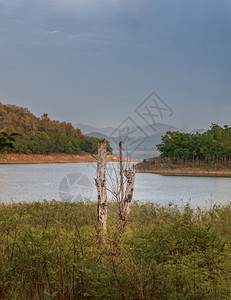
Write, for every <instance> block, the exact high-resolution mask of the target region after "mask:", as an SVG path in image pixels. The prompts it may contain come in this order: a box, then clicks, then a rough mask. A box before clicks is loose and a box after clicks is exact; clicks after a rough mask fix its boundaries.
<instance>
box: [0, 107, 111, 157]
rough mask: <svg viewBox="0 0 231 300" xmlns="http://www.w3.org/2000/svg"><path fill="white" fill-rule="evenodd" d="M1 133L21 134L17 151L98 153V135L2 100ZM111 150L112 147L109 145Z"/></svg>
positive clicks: (0, 108)
mask: <svg viewBox="0 0 231 300" xmlns="http://www.w3.org/2000/svg"><path fill="white" fill-rule="evenodd" d="M0 132H6V133H8V134H10V133H13V132H14V133H19V134H20V136H18V137H17V138H16V141H15V142H14V148H13V149H5V150H4V151H7V152H16V153H28V154H29V153H38V154H46V153H83V152H87V153H96V152H97V147H98V142H99V139H98V138H94V137H88V136H85V135H83V134H82V132H81V131H80V130H79V129H76V128H74V127H73V125H72V124H71V123H66V122H59V121H57V120H50V118H49V117H48V115H47V114H46V113H44V114H43V115H42V116H41V117H36V116H35V115H34V114H32V113H31V112H30V111H29V110H28V109H27V108H23V107H18V106H16V105H9V104H8V105H4V104H2V103H1V102H0ZM108 151H109V152H111V151H112V150H111V147H110V145H109V144H108Z"/></svg>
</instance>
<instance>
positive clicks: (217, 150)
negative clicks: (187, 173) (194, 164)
mask: <svg viewBox="0 0 231 300" xmlns="http://www.w3.org/2000/svg"><path fill="white" fill-rule="evenodd" d="M161 140H162V142H161V144H159V145H157V149H158V150H159V151H160V153H161V157H170V158H174V159H176V160H184V161H187V160H193V161H195V160H196V161H197V160H203V161H205V162H208V163H210V162H215V161H222V162H226V161H227V160H228V161H230V160H231V127H229V126H228V125H225V126H224V127H221V126H219V125H217V124H212V125H211V127H210V129H209V130H207V131H206V132H204V133H202V134H201V133H198V132H197V133H195V134H192V133H182V132H178V131H176V132H171V131H168V132H167V133H166V134H165V135H164V136H162V138H161Z"/></svg>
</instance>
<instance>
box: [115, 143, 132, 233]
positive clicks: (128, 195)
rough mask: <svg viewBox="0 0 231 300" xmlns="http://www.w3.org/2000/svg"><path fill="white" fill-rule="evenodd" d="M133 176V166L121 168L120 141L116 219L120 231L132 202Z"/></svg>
mask: <svg viewBox="0 0 231 300" xmlns="http://www.w3.org/2000/svg"><path fill="white" fill-rule="evenodd" d="M123 174H124V175H125V177H126V179H127V180H126V182H127V186H126V191H125V196H124V183H123V182H124V181H123ZM135 176H136V167H135V166H133V167H131V168H127V169H126V170H123V168H122V142H120V190H121V197H120V204H119V219H118V223H119V224H118V229H119V231H122V230H123V229H124V227H125V225H126V222H127V219H128V215H129V213H130V210H131V204H132V197H133V191H134V183H135Z"/></svg>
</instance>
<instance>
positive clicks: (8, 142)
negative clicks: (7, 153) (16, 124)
mask: <svg viewBox="0 0 231 300" xmlns="http://www.w3.org/2000/svg"><path fill="white" fill-rule="evenodd" d="M18 135H19V134H17V133H11V134H7V133H6V132H4V131H3V132H0V150H3V149H6V148H10V149H12V148H13V147H14V146H13V144H14V142H15V137H16V136H18Z"/></svg>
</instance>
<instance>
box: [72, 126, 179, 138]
mask: <svg viewBox="0 0 231 300" xmlns="http://www.w3.org/2000/svg"><path fill="white" fill-rule="evenodd" d="M76 127H77V128H79V129H80V130H81V131H82V133H83V134H86V135H89V136H90V134H91V133H99V134H103V135H105V136H114V133H115V135H116V129H117V128H116V127H105V128H96V127H93V126H89V125H85V124H81V123H78V124H76ZM136 129H137V128H136V127H135V126H131V127H130V128H129V131H130V132H131V131H133V134H132V135H133V136H140V135H141V132H140V130H136ZM138 129H141V130H142V131H144V133H145V134H147V135H152V134H155V133H159V132H161V133H165V132H167V131H177V130H179V131H183V132H184V131H185V129H179V128H176V127H174V126H172V125H168V124H163V123H156V124H155V126H150V125H149V126H147V125H143V126H138ZM124 130H125V128H124Z"/></svg>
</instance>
